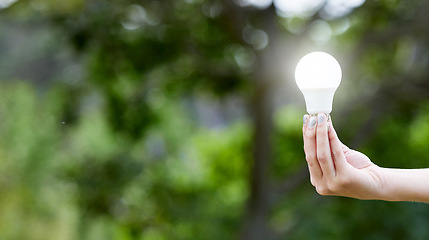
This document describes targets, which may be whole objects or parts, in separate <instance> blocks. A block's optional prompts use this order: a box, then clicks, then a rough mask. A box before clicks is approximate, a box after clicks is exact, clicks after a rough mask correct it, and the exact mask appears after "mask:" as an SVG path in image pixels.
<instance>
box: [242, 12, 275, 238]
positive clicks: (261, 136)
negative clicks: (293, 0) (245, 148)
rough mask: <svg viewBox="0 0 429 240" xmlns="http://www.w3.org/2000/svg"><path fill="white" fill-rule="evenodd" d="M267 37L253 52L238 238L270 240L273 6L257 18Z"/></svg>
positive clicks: (273, 46) (273, 47)
mask: <svg viewBox="0 0 429 240" xmlns="http://www.w3.org/2000/svg"><path fill="white" fill-rule="evenodd" d="M258 17H259V20H260V22H261V23H262V26H260V27H262V29H264V30H265V31H266V33H267V35H268V36H269V41H270V42H269V44H268V46H267V48H265V49H264V50H262V51H258V52H256V53H257V55H258V60H259V61H258V63H259V66H258V67H257V71H256V72H255V78H256V81H255V87H254V95H253V99H252V100H253V101H252V106H251V107H252V112H253V129H254V135H253V155H252V157H253V163H252V167H251V170H250V175H249V177H250V179H249V184H250V195H249V199H248V202H247V209H246V213H245V219H244V228H243V231H242V239H246V240H252V239H271V238H272V237H271V236H272V234H271V232H270V228H269V225H268V217H269V212H270V205H271V204H270V201H271V198H270V196H271V195H272V186H271V181H270V166H271V164H272V141H271V138H272V130H273V119H272V118H273V111H274V106H273V94H274V91H273V89H274V87H275V85H274V84H275V83H276V81H275V80H276V76H277V75H276V71H274V68H275V65H276V60H275V59H277V57H276V55H277V54H276V53H277V50H278V45H277V43H276V40H277V37H278V29H277V24H276V19H275V10H274V7H273V6H272V7H270V8H269V9H267V10H264V11H263V12H262V14H261V15H259V16H258Z"/></svg>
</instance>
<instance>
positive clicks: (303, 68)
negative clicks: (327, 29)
mask: <svg viewBox="0 0 429 240" xmlns="http://www.w3.org/2000/svg"><path fill="white" fill-rule="evenodd" d="M341 76H342V72H341V67H340V64H339V63H338V61H337V60H336V59H335V58H334V57H333V56H331V55H329V54H327V53H325V52H312V53H309V54H307V55H305V56H304V57H303V58H302V59H301V60H300V61H299V62H298V65H297V66H296V70H295V80H296V84H297V85H298V87H299V89H300V90H301V92H302V93H303V95H304V98H305V102H306V106H307V111H308V113H310V114H317V113H327V114H328V113H330V112H331V111H332V101H333V98H334V93H335V91H336V89H337V88H338V86H339V85H340V82H341Z"/></svg>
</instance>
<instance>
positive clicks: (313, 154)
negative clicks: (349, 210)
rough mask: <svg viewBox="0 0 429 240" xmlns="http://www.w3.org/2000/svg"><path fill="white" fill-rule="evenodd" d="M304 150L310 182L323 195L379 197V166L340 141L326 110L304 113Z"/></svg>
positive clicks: (380, 181) (380, 193)
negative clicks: (311, 113)
mask: <svg viewBox="0 0 429 240" xmlns="http://www.w3.org/2000/svg"><path fill="white" fill-rule="evenodd" d="M302 131H303V139H304V152H305V156H306V160H307V164H308V168H309V171H310V181H311V184H312V185H313V186H314V187H316V191H317V192H318V193H319V194H321V195H338V196H346V197H353V198H359V199H380V198H381V197H382V195H383V193H382V192H383V189H382V187H381V186H382V176H380V175H381V171H380V168H379V167H378V166H377V165H375V164H373V163H372V162H371V160H370V159H369V158H368V157H367V156H365V155H364V154H362V153H360V152H357V151H354V150H351V149H349V148H348V147H347V146H345V145H344V144H342V143H341V142H340V140H339V139H338V136H337V134H336V132H335V129H334V127H333V126H332V122H331V121H328V118H327V116H326V115H325V114H318V115H317V117H316V116H311V117H310V116H308V115H305V116H304V125H303V128H302Z"/></svg>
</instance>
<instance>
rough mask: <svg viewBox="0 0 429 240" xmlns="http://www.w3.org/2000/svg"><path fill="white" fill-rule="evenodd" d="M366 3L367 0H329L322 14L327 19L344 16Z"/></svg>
mask: <svg viewBox="0 0 429 240" xmlns="http://www.w3.org/2000/svg"><path fill="white" fill-rule="evenodd" d="M364 3H365V0H327V2H326V5H325V7H324V8H323V10H322V16H323V17H324V18H326V19H333V18H340V17H344V16H346V15H347V14H349V13H351V12H352V11H353V9H354V8H357V7H360V6H362V5H363V4H364Z"/></svg>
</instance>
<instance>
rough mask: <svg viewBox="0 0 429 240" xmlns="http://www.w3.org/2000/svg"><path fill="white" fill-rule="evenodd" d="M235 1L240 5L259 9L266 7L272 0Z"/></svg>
mask: <svg viewBox="0 0 429 240" xmlns="http://www.w3.org/2000/svg"><path fill="white" fill-rule="evenodd" d="M235 2H236V4H237V5H238V6H240V7H248V6H252V7H255V8H259V9H266V8H268V7H269V6H270V5H271V4H272V3H273V0H235Z"/></svg>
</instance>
